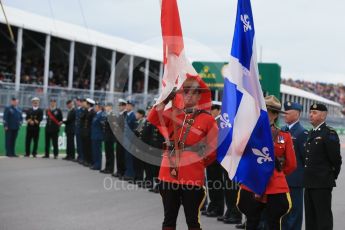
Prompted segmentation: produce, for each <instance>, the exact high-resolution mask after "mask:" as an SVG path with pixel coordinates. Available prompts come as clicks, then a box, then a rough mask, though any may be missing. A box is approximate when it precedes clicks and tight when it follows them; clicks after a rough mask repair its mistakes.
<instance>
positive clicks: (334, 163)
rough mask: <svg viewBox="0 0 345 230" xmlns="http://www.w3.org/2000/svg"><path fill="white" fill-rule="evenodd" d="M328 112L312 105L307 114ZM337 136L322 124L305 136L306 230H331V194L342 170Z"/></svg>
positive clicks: (324, 108) (318, 105)
mask: <svg viewBox="0 0 345 230" xmlns="http://www.w3.org/2000/svg"><path fill="white" fill-rule="evenodd" d="M312 110H316V111H327V108H326V106H325V105H323V104H313V105H312V106H311V107H310V112H312ZM341 163H342V158H341V155H340V142H339V137H338V134H337V132H336V131H335V130H334V129H333V128H331V127H329V126H327V125H326V123H324V122H323V123H321V124H319V126H317V127H314V128H313V129H312V130H311V131H310V132H309V135H308V140H307V143H306V146H305V165H304V186H305V194H304V200H305V202H304V204H305V218H306V219H305V226H306V228H305V229H306V230H318V229H323V230H326V229H327V230H331V229H333V214H332V207H331V205H332V190H333V187H335V186H336V183H335V181H336V179H337V178H338V175H339V172H340V168H341Z"/></svg>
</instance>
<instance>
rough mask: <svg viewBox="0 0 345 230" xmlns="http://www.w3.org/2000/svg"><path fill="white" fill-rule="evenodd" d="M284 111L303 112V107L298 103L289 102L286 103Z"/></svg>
mask: <svg viewBox="0 0 345 230" xmlns="http://www.w3.org/2000/svg"><path fill="white" fill-rule="evenodd" d="M284 109H285V111H288V110H297V111H302V110H303V106H302V105H301V104H299V103H296V102H290V101H287V102H285V103H284Z"/></svg>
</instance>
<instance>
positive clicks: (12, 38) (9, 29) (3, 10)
mask: <svg viewBox="0 0 345 230" xmlns="http://www.w3.org/2000/svg"><path fill="white" fill-rule="evenodd" d="M0 5H1V9H2V12H3V14H4V17H5V21H6V25H7V28H8V31H9V33H10V37H11V40H12V42H13V44H15V43H16V42H15V41H14V35H13V31H12V28H11V26H10V23H9V22H8V19H7V16H6V12H5V8H4V5H3V4H2V1H1V0H0Z"/></svg>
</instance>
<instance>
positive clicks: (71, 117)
mask: <svg viewBox="0 0 345 230" xmlns="http://www.w3.org/2000/svg"><path fill="white" fill-rule="evenodd" d="M69 103H72V101H70V100H69V101H67V103H66V104H69ZM75 114H76V110H75V108H72V109H70V110H69V111H68V113H67V118H66V120H65V121H64V122H63V123H64V124H65V133H66V137H67V148H66V154H67V156H66V158H65V160H74V158H75V144H74V136H75V117H76V115H75Z"/></svg>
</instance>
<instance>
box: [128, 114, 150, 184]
mask: <svg viewBox="0 0 345 230" xmlns="http://www.w3.org/2000/svg"><path fill="white" fill-rule="evenodd" d="M137 114H140V115H141V116H142V118H140V119H138V120H137V121H136V129H135V131H134V133H135V135H136V137H137V138H135V139H134V142H133V145H134V148H135V149H134V150H132V151H130V152H135V153H136V154H135V155H134V156H133V168H134V180H135V182H136V183H137V184H138V185H139V186H142V185H143V181H144V172H145V171H146V167H145V162H144V161H143V160H142V159H141V158H143V157H144V154H146V152H147V148H146V147H147V146H143V142H142V139H143V134H144V133H143V130H144V126H145V123H146V119H145V118H144V116H145V111H144V110H142V109H138V111H137ZM146 175H147V172H146Z"/></svg>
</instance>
